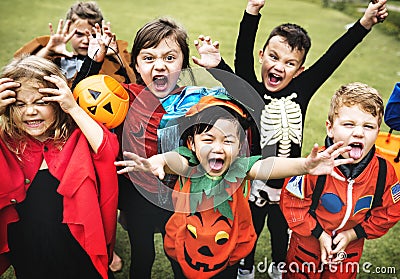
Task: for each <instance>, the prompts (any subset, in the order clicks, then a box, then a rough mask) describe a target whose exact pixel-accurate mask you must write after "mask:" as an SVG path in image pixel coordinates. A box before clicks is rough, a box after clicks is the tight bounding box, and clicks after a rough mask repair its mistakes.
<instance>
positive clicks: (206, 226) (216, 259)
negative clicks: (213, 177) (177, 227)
mask: <svg viewBox="0 0 400 279" xmlns="http://www.w3.org/2000/svg"><path fill="white" fill-rule="evenodd" d="M210 211H213V210H208V211H206V212H202V213H200V212H197V213H195V214H194V215H192V216H190V217H189V218H188V223H187V225H186V229H187V230H186V234H187V235H189V236H188V237H186V241H185V244H184V247H183V249H184V253H185V261H186V263H187V265H189V266H190V267H191V268H193V269H194V270H198V271H200V270H202V271H203V272H212V271H215V270H220V269H221V268H222V267H225V266H226V265H227V263H228V259H229V254H227V253H226V252H224V251H227V246H229V244H228V242H229V237H230V233H231V230H232V220H229V219H228V218H226V217H224V216H222V215H219V216H218V214H214V215H211V216H210V214H207V213H210ZM212 217H214V218H212ZM216 217H217V218H216Z"/></svg>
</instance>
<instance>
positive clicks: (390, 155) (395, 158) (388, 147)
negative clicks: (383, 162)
mask: <svg viewBox="0 0 400 279" xmlns="http://www.w3.org/2000/svg"><path fill="white" fill-rule="evenodd" d="M375 147H376V151H377V153H379V154H381V155H382V156H383V157H384V158H385V159H387V160H388V161H389V162H390V163H391V164H392V165H393V167H394V168H395V170H396V174H397V177H398V178H399V179H400V162H399V151H400V135H394V134H391V133H386V132H379V135H378V138H377V139H376V142H375Z"/></svg>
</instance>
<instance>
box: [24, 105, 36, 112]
mask: <svg viewBox="0 0 400 279" xmlns="http://www.w3.org/2000/svg"><path fill="white" fill-rule="evenodd" d="M25 113H26V114H36V113H37V109H36V106H35V104H29V105H28V104H27V105H26V111H25Z"/></svg>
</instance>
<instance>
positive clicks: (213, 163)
mask: <svg viewBox="0 0 400 279" xmlns="http://www.w3.org/2000/svg"><path fill="white" fill-rule="evenodd" d="M223 165H224V161H223V160H210V168H211V169H212V170H213V171H219V170H220V169H222V167H223Z"/></svg>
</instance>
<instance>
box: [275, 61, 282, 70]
mask: <svg viewBox="0 0 400 279" xmlns="http://www.w3.org/2000/svg"><path fill="white" fill-rule="evenodd" d="M274 68H275V69H276V70H278V71H281V72H282V71H283V70H284V69H285V66H284V64H283V63H282V62H279V61H278V62H276V63H275V67H274Z"/></svg>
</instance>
